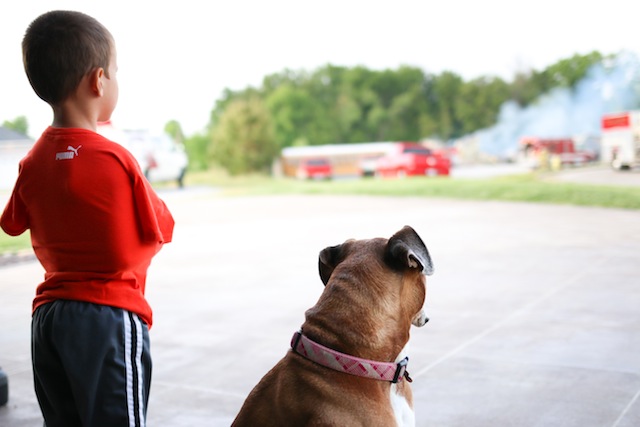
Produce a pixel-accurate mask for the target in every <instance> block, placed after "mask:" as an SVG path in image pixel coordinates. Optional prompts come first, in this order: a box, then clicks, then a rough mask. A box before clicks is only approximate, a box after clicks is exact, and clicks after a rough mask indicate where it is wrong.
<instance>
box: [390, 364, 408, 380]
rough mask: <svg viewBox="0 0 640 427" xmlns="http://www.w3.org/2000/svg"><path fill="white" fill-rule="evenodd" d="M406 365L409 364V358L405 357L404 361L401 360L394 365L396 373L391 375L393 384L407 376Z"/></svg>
mask: <svg viewBox="0 0 640 427" xmlns="http://www.w3.org/2000/svg"><path fill="white" fill-rule="evenodd" d="M408 363H409V357H405V358H404V359H402V360H401V361H399V362H398V363H397V364H396V373H395V374H394V375H393V379H392V380H391V382H392V383H393V384H396V383H397V382H398V381H400V380H401V379H402V378H404V377H405V376H408V375H409V374H407V364H408Z"/></svg>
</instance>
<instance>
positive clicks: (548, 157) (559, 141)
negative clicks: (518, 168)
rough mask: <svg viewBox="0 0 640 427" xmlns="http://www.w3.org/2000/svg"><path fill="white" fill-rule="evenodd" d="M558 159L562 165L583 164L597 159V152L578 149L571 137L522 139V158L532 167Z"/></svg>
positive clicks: (542, 165)
mask: <svg viewBox="0 0 640 427" xmlns="http://www.w3.org/2000/svg"><path fill="white" fill-rule="evenodd" d="M554 159H557V161H558V163H559V165H560V166H581V165H584V164H586V163H588V162H592V161H594V160H595V159H596V153H595V152H592V151H587V150H576V146H575V143H574V141H573V139H571V138H535V137H523V138H521V139H520V160H521V161H522V162H524V163H526V164H528V165H530V166H531V167H532V168H539V167H547V166H548V165H549V164H550V163H553V162H554Z"/></svg>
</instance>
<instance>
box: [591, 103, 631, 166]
mask: <svg viewBox="0 0 640 427" xmlns="http://www.w3.org/2000/svg"><path fill="white" fill-rule="evenodd" d="M601 144H602V145H601V146H602V154H601V156H602V161H603V162H604V163H606V164H609V165H611V167H613V168H614V169H618V170H620V169H630V168H632V167H634V166H639V165H640V110H635V111H626V112H622V113H614V114H605V115H604V116H603V117H602V139H601Z"/></svg>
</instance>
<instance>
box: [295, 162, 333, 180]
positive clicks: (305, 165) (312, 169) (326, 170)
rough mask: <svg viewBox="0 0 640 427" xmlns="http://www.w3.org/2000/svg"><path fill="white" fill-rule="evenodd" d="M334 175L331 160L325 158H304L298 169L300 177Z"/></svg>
mask: <svg viewBox="0 0 640 427" xmlns="http://www.w3.org/2000/svg"><path fill="white" fill-rule="evenodd" d="M332 175H333V168H332V166H331V162H329V160H328V159H325V158H311V159H302V160H300V164H299V165H298V169H297V171H296V176H297V177H298V178H299V179H331V176H332Z"/></svg>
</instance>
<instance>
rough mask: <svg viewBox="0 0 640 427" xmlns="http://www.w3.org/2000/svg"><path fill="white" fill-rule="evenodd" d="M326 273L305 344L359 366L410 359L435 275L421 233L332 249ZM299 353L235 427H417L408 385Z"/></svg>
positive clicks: (268, 381) (323, 267)
mask: <svg viewBox="0 0 640 427" xmlns="http://www.w3.org/2000/svg"><path fill="white" fill-rule="evenodd" d="M319 269H320V277H321V279H322V281H323V282H324V284H325V289H324V292H323V293H322V295H321V296H320V299H319V300H318V302H317V303H316V305H315V306H314V307H312V308H311V309H309V310H307V312H306V320H305V323H304V324H303V325H302V331H303V333H304V336H305V337H308V339H309V340H310V342H317V343H321V344H320V345H319V346H320V347H323V348H324V347H327V348H330V349H333V350H332V351H335V352H340V354H342V353H344V354H345V355H353V356H354V357H356V358H357V359H358V360H365V359H366V360H379V361H382V362H387V364H390V363H395V362H398V361H399V359H401V358H402V357H404V355H403V354H402V352H403V349H404V347H405V345H406V343H407V341H408V339H409V329H410V326H411V324H412V323H413V324H415V325H418V326H422V325H423V324H424V323H425V322H426V317H425V316H424V314H423V312H422V305H423V303H424V299H425V293H426V287H425V279H424V274H431V272H432V270H433V266H432V262H431V258H430V257H429V253H428V251H427V249H426V247H425V246H424V243H422V240H421V239H420V237H419V236H418V235H417V234H416V233H415V231H413V229H411V228H410V227H405V228H403V229H402V230H401V231H399V232H398V233H396V234H395V235H394V236H392V237H391V238H390V239H388V240H387V239H371V240H349V241H347V242H345V243H344V244H342V245H338V246H333V247H328V248H326V249H324V250H323V251H322V252H321V253H320V259H319ZM293 347H294V349H293V350H289V351H288V352H287V354H286V355H285V356H284V358H283V359H282V360H280V362H278V364H276V366H274V367H273V368H272V369H271V370H270V371H269V372H268V373H267V374H266V375H265V376H264V377H263V378H262V380H261V381H260V382H259V383H258V385H256V386H255V387H254V389H253V390H252V391H251V393H250V394H249V396H248V397H247V399H246V400H245V402H244V404H243V406H242V408H241V410H240V412H239V413H238V416H237V417H236V419H235V421H234V422H233V424H232V426H234V427H244V426H251V427H255V426H278V427H283V426H366V427H376V426H380V427H389V426H394V425H404V423H405V422H407V423H408V424H409V425H410V424H412V423H413V420H414V419H413V412H412V409H411V408H412V404H413V402H412V395H411V388H410V386H409V384H408V382H407V381H406V380H403V378H396V379H397V380H398V381H397V382H391V381H388V380H380V379H371V378H367V377H363V376H357V375H350V374H346V373H344V372H341V371H340V370H336V369H332V368H329V367H327V366H329V365H331V364H325V365H324V366H323V364H322V363H318V362H317V361H313V360H310V359H313V358H311V357H309V356H308V355H305V353H303V352H300V351H296V345H294V346H293ZM398 372H399V371H398ZM397 376H398V375H397V373H396V377H397ZM407 377H408V376H407ZM406 411H410V412H411V413H410V414H407V413H406Z"/></svg>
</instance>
